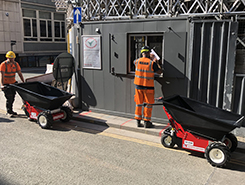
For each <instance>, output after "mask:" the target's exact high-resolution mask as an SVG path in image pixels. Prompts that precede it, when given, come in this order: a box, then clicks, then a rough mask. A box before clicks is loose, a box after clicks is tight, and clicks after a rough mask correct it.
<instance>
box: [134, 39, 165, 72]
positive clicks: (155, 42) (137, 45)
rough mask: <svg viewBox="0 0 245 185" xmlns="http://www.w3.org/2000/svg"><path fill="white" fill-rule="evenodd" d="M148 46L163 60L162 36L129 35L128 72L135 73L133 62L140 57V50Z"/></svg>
mask: <svg viewBox="0 0 245 185" xmlns="http://www.w3.org/2000/svg"><path fill="white" fill-rule="evenodd" d="M146 45H147V46H149V47H150V48H151V49H154V51H155V52H156V53H157V54H158V56H159V57H160V60H162V59H163V34H144V35H142V34H130V35H129V61H130V63H129V72H134V71H135V66H134V63H133V61H134V60H135V59H137V58H140V57H141V52H140V51H141V48H142V47H143V46H146Z"/></svg>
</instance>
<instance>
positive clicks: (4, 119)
mask: <svg viewBox="0 0 245 185" xmlns="http://www.w3.org/2000/svg"><path fill="white" fill-rule="evenodd" d="M1 122H7V123H10V122H14V120H11V119H7V118H0V123H1Z"/></svg>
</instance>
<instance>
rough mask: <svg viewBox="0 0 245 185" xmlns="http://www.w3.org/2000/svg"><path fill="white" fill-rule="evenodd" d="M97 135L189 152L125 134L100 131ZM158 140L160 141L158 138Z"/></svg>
mask: <svg viewBox="0 0 245 185" xmlns="http://www.w3.org/2000/svg"><path fill="white" fill-rule="evenodd" d="M98 135H102V136H107V137H112V138H115V139H120V140H124V141H130V142H134V143H139V144H143V145H148V146H152V147H157V148H162V149H167V150H172V151H173V150H174V151H177V152H182V153H189V152H187V151H184V150H175V149H172V148H166V147H164V146H163V145H162V144H160V143H154V142H150V141H145V140H141V139H136V138H132V137H127V136H122V135H117V134H112V133H108V132H101V133H99V134H98ZM159 141H160V138H159Z"/></svg>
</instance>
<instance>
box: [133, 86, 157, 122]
mask: <svg viewBox="0 0 245 185" xmlns="http://www.w3.org/2000/svg"><path fill="white" fill-rule="evenodd" d="M134 101H135V103H136V107H135V119H137V120H142V107H143V103H146V104H147V105H146V106H145V107H144V113H143V119H144V120H145V121H150V120H151V113H152V105H148V104H153V103H154V89H135V95H134Z"/></svg>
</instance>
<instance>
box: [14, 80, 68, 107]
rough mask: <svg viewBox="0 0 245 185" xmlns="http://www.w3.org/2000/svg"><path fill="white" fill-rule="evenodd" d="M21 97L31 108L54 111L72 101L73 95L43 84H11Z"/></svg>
mask: <svg viewBox="0 0 245 185" xmlns="http://www.w3.org/2000/svg"><path fill="white" fill-rule="evenodd" d="M10 86H11V87H13V88H14V89H15V90H16V91H17V92H18V94H19V95H20V97H21V98H22V99H23V100H24V101H27V102H28V103H29V104H30V105H31V106H36V107H40V108H43V109H46V110H54V109H57V108H59V107H60V106H62V105H63V103H64V102H65V101H66V100H68V99H70V98H71V96H72V94H70V93H68V92H66V91H63V90H60V89H58V88H55V87H53V86H50V85H48V84H45V83H42V82H26V83H18V84H11V85H10Z"/></svg>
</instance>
